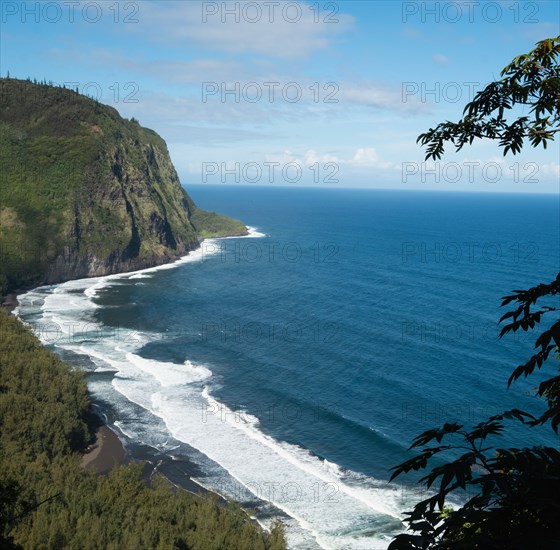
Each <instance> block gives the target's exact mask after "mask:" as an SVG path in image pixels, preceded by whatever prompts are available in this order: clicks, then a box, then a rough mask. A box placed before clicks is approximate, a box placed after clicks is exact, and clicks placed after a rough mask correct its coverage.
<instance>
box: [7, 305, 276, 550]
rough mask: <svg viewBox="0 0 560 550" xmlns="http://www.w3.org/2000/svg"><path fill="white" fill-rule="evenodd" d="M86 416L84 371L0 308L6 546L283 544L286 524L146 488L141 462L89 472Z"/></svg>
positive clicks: (160, 483) (161, 487)
mask: <svg viewBox="0 0 560 550" xmlns="http://www.w3.org/2000/svg"><path fill="white" fill-rule="evenodd" d="M88 414H89V400H88V395H87V389H86V385H85V383H84V380H83V377H82V375H81V374H80V373H78V372H76V371H74V370H71V369H70V368H69V367H68V366H67V365H66V364H64V363H63V362H62V361H60V360H59V359H58V358H57V357H56V356H54V355H53V354H52V353H50V352H49V351H48V350H47V349H45V348H44V347H42V346H41V344H40V343H39V342H38V340H37V339H36V338H35V337H34V336H33V335H32V334H31V332H30V331H28V330H27V329H26V328H25V327H24V326H23V325H22V324H21V323H20V322H19V321H18V320H16V319H15V318H14V317H11V316H8V315H6V314H5V313H3V312H1V311H0V548H3V549H17V548H44V549H53V550H55V549H56V550H59V549H60V548H76V549H96V548H99V549H119V550H120V549H128V548H130V549H134V550H137V549H139V548H157V549H162V550H163V549H173V548H176V549H187V548H188V549H200V550H203V549H204V550H206V549H209V548H213V549H222V548H223V549H236V548H237V549H247V548H255V549H262V550H265V549H274V550H280V549H283V548H285V542H284V536H283V532H282V528H281V526H279V525H277V526H275V527H274V528H273V529H272V531H271V533H266V532H263V531H262V530H261V529H260V527H259V526H258V525H256V524H255V523H254V522H253V521H251V520H250V519H249V517H248V516H247V514H246V513H245V512H244V511H243V510H241V509H240V508H239V506H237V505H234V504H229V505H227V506H222V505H218V504H217V503H216V501H215V499H214V498H212V497H194V496H192V495H190V494H188V493H186V492H184V491H182V490H174V489H173V488H172V487H171V486H170V485H169V483H168V482H167V481H166V480H165V479H164V478H156V479H154V480H153V483H152V487H148V486H147V485H146V483H145V482H144V480H143V478H142V470H143V467H142V465H141V464H131V465H128V466H122V467H119V468H117V469H115V470H114V471H113V472H112V473H111V474H110V475H109V476H107V477H102V476H101V477H98V476H96V475H94V474H92V473H89V472H86V471H84V470H83V469H82V468H81V466H80V457H81V455H80V454H79V452H80V451H82V450H83V449H84V447H85V445H86V444H87V442H88V440H89V438H90V436H89V431H88V426H87V418H88Z"/></svg>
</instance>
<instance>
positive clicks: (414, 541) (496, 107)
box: [389, 37, 560, 550]
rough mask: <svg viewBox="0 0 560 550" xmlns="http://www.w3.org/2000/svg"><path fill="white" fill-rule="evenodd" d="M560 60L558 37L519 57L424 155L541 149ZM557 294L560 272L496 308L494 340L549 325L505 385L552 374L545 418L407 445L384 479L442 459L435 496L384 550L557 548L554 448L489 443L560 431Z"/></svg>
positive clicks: (559, 81) (431, 140)
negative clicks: (476, 148)
mask: <svg viewBox="0 0 560 550" xmlns="http://www.w3.org/2000/svg"><path fill="white" fill-rule="evenodd" d="M559 53H560V37H557V38H551V39H547V40H542V41H540V42H538V43H537V46H536V48H535V49H534V50H533V51H531V52H529V53H528V54H526V55H521V56H519V57H516V58H515V59H514V60H513V62H512V63H511V64H510V65H508V66H507V67H506V68H505V69H504V70H503V71H502V76H504V78H503V79H502V80H500V81H498V82H494V83H492V84H490V85H488V86H487V87H486V88H485V89H484V90H482V91H481V92H479V93H478V94H477V95H476V97H475V99H474V100H473V101H472V102H471V103H469V104H468V105H467V106H466V107H465V111H464V113H465V116H464V118H463V119H462V120H461V121H459V122H458V123H451V122H445V123H442V124H439V125H438V126H437V127H436V128H435V129H430V130H429V131H428V132H426V133H425V134H422V135H420V136H419V138H418V141H419V142H420V143H421V144H422V145H424V146H426V147H427V155H426V158H430V157H431V158H434V159H438V158H440V157H441V155H442V154H443V151H444V143H445V142H447V141H450V142H451V143H453V145H455V147H456V148H457V150H460V149H461V148H462V147H463V146H464V145H465V144H467V143H468V144H471V143H472V142H473V141H474V139H475V138H490V139H494V140H499V144H500V147H503V149H504V155H505V154H507V153H508V152H509V151H511V152H512V153H514V154H515V153H518V152H519V151H520V150H521V148H522V147H523V144H524V140H525V139H526V138H527V139H529V142H530V144H531V145H532V146H533V147H537V146H539V145H541V144H542V145H543V146H544V147H546V144H547V142H548V141H550V140H553V139H554V136H555V134H556V133H558V131H559V130H560V69H559V65H558V54H559ZM518 105H521V106H530V110H529V116H527V115H525V116H519V117H518V118H517V119H515V120H514V121H513V122H508V120H507V119H506V114H507V113H506V111H508V110H513V109H514V108H515V107H516V106H518ZM559 295H560V273H559V274H558V275H557V276H556V279H555V280H553V281H552V282H550V283H542V284H538V285H536V286H534V287H533V288H530V289H528V290H514V291H513V294H511V295H508V296H505V297H503V298H502V306H510V307H511V306H514V307H513V309H511V310H510V311H508V312H507V313H505V314H504V315H503V316H502V318H501V319H500V322H501V323H505V324H504V326H503V328H502V331H501V333H500V338H501V337H503V336H505V335H507V334H508V333H509V332H516V331H518V330H523V331H529V330H534V329H536V328H539V324H540V323H542V322H544V321H545V320H546V321H547V322H548V323H549V324H548V325H547V327H548V328H545V329H544V330H543V329H542V327H541V332H540V335H539V336H538V337H537V338H536V342H535V352H534V354H533V355H532V356H531V357H530V358H529V360H528V361H526V362H525V363H522V364H521V365H519V366H517V367H516V368H515V369H514V370H513V372H512V374H511V376H510V378H509V381H508V386H509V385H511V384H512V383H513V382H515V381H516V380H518V379H519V378H521V377H528V376H530V375H531V374H532V373H533V372H534V371H535V369H542V370H545V369H549V370H550V369H552V372H551V376H550V377H549V378H547V379H545V380H544V381H543V382H541V383H540V384H539V386H538V388H537V390H536V395H537V396H538V397H540V398H542V402H543V404H544V407H545V410H544V412H543V413H542V414H541V415H539V416H533V415H532V414H529V413H528V412H525V411H522V410H518V409H514V410H510V411H505V412H503V413H502V414H498V415H494V416H492V417H490V418H488V419H487V420H486V421H484V422H481V423H480V424H477V425H476V426H474V427H472V428H471V429H466V428H465V427H464V426H463V425H461V424H455V423H452V424H451V423H449V424H444V426H443V427H441V428H437V429H431V430H427V431H426V432H424V433H422V434H421V435H419V436H418V437H416V439H415V440H414V441H413V443H412V445H411V447H410V448H411V449H412V448H415V449H416V448H421V452H420V454H419V455H417V456H415V457H413V458H412V459H410V460H407V461H405V462H404V463H402V464H400V465H398V466H396V467H394V468H392V470H393V475H392V477H391V479H394V478H395V477H397V476H399V475H401V474H403V473H406V472H410V471H412V470H415V471H418V470H425V469H427V468H428V464H429V463H430V462H431V461H432V459H433V457H435V456H437V457H438V458H439V459H444V460H445V459H446V457H447V460H448V461H447V462H445V463H444V464H443V465H441V466H435V467H432V469H431V471H430V472H429V473H428V474H427V475H426V476H424V477H423V478H422V479H421V480H420V482H421V483H425V484H426V486H427V487H428V489H430V490H431V491H432V492H433V494H432V496H430V497H428V498H426V499H425V500H423V501H421V502H419V503H418V504H417V505H416V506H415V507H414V509H413V510H412V511H411V512H409V513H408V514H407V516H408V517H407V522H408V524H409V531H408V532H407V533H404V534H401V535H398V536H397V537H396V538H395V539H394V540H393V542H392V543H391V545H390V547H389V548H390V550H402V549H431V550H435V549H438V550H439V549H442V550H443V549H446V550H460V549H465V550H466V549H469V550H470V549H481V550H489V549H496V550H497V549H503V550H506V549H507V550H517V549H519V550H526V549H528V548H531V549H541V550H548V549H550V550H552V549H558V548H560V498H559V495H560V452H559V450H558V446H556V447H545V446H536V447H530V448H519V449H518V448H512V449H503V448H499V447H495V446H493V445H492V444H491V443H490V440H491V439H492V438H495V437H498V436H500V435H501V434H502V432H503V431H504V429H505V427H506V423H511V422H514V423H516V422H517V423H522V424H525V425H528V426H530V427H532V428H537V427H539V428H540V429H546V430H548V429H552V430H554V432H555V433H556V434H558V428H559V426H560V376H559V375H558V361H557V360H556V361H553V360H552V359H553V358H554V356H555V355H557V353H558V350H559V348H560V320H559V319H558V315H557V311H558V308H557V307H555V305H554V304H558V296H559ZM537 302H538V304H537ZM458 454H460V456H459V458H456V457H457V455H458ZM450 456H451V458H454V459H451V458H450ZM452 492H453V493H454V494H457V495H458V496H462V497H463V500H465V501H466V502H465V504H463V505H462V506H461V507H459V508H458V509H451V508H449V507H446V506H445V505H446V501H447V502H448V501H449V495H450V493H452Z"/></svg>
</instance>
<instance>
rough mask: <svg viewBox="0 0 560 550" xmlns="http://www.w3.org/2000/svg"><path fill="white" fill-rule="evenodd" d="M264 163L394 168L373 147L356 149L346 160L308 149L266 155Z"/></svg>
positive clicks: (392, 164) (393, 165)
mask: <svg viewBox="0 0 560 550" xmlns="http://www.w3.org/2000/svg"><path fill="white" fill-rule="evenodd" d="M266 161H267V162H279V163H280V164H288V163H296V164H299V165H300V166H302V167H307V166H312V165H314V164H316V163H319V164H326V163H329V162H332V163H335V164H338V165H345V166H348V167H351V168H377V169H384V170H387V169H394V168H395V167H396V165H395V164H394V163H392V162H387V161H383V160H381V158H380V157H379V154H378V153H377V151H376V150H375V148H374V147H360V148H358V149H356V152H355V153H354V155H353V156H351V157H347V158H343V157H340V156H337V155H333V154H322V155H321V154H319V153H317V151H316V150H315V149H308V150H307V151H305V152H304V153H300V154H294V153H292V151H289V150H285V151H283V152H282V153H276V154H268V155H266ZM399 167H400V165H399Z"/></svg>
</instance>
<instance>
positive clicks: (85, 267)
mask: <svg viewBox="0 0 560 550" xmlns="http://www.w3.org/2000/svg"><path fill="white" fill-rule="evenodd" d="M0 105H1V107H0V170H1V182H0V260H2V261H1V264H2V267H0V286H2V287H3V290H4V291H6V290H9V289H11V288H17V287H20V286H24V285H29V284H50V283H57V282H62V281H65V280H69V279H75V278H82V277H93V276H100V275H107V274H111V273H118V272H122V271H131V270H136V269H141V268H144V267H151V266H154V265H158V264H162V263H167V262H169V261H172V260H174V259H176V258H178V257H180V256H183V255H185V254H186V253H187V252H188V251H189V250H192V249H194V248H196V247H197V246H198V244H199V236H200V235H205V236H208V235H216V234H220V235H232V234H235V235H242V234H246V231H247V230H246V228H245V226H244V225H243V224H241V223H240V222H237V221H235V220H231V219H229V218H226V217H224V216H220V215H217V214H214V213H208V212H204V211H201V210H199V209H198V208H197V207H196V205H195V204H194V203H193V201H192V200H191V198H190V197H189V196H188V194H187V193H186V192H185V190H184V189H183V188H182V186H181V184H180V182H179V178H178V177H177V173H176V171H175V168H174V167H173V164H172V162H171V159H170V158H169V153H168V150H167V146H166V144H165V142H164V141H163V139H162V138H161V137H160V136H158V135H157V134H156V133H155V132H153V131H152V130H149V129H147V128H143V127H141V126H140V125H139V124H138V123H137V122H136V121H134V120H131V121H129V120H125V119H123V118H122V117H121V116H120V115H119V114H118V112H117V111H116V110H115V109H113V108H111V107H108V106H106V105H102V104H99V103H97V102H95V101H93V100H91V99H89V98H86V97H84V96H80V95H78V94H77V93H75V92H73V91H70V90H66V89H62V88H55V87H53V86H49V85H41V84H33V83H31V82H28V81H20V80H14V79H0ZM196 220H201V222H200V223H198V224H197V223H196ZM209 227H211V228H212V231H210V232H209V231H208V228H209Z"/></svg>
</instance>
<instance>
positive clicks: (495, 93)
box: [417, 36, 560, 160]
mask: <svg viewBox="0 0 560 550" xmlns="http://www.w3.org/2000/svg"><path fill="white" fill-rule="evenodd" d="M559 55H560V36H558V37H556V38H547V39H546V40H542V41H540V42H538V43H537V46H536V48H535V49H534V50H533V51H531V52H529V53H528V54H525V55H519V56H517V57H516V58H515V59H514V60H513V61H512V62H511V63H510V64H509V65H508V66H507V67H505V68H504V69H503V70H502V72H501V76H502V77H503V78H502V79H501V80H498V81H497V82H492V83H491V84H489V85H488V86H486V88H484V90H482V91H480V92H478V93H477V94H476V96H475V98H474V99H473V101H471V102H470V103H468V104H467V106H466V107H465V109H464V111H463V118H462V119H461V120H460V121H459V122H449V121H447V122H442V123H440V124H438V125H437V126H436V127H435V128H430V129H429V130H428V131H427V132H426V133H424V134H420V136H418V139H417V142H418V143H420V144H421V145H423V146H425V147H426V160H427V159H429V158H433V159H434V160H435V159H439V158H441V156H442V154H443V152H444V144H445V143H446V142H451V143H452V144H453V145H454V146H455V148H456V150H457V151H460V150H461V149H462V148H463V146H464V145H466V144H469V145H471V144H472V143H473V141H474V140H475V139H482V138H487V139H492V140H499V142H500V147H502V148H503V150H504V155H506V154H507V153H508V152H509V151H511V152H512V153H513V154H514V155H515V154H516V153H519V151H521V149H522V147H523V144H524V141H525V139H528V140H529V142H530V144H531V145H532V146H533V147H537V146H538V145H541V144H542V146H543V147H544V148H546V146H547V143H548V142H549V141H552V140H553V139H554V136H555V134H557V133H558V132H559V131H560V66H559V65H558V56H559ZM516 106H519V107H522V108H523V109H522V111H526V110H527V108H528V113H527V114H523V113H521V114H517V116H515V114H513V113H511V112H510V113H509V114H510V115H512V114H513V120H511V119H508V116H507V115H508V111H511V110H512V109H513V108H515V107H516Z"/></svg>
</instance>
